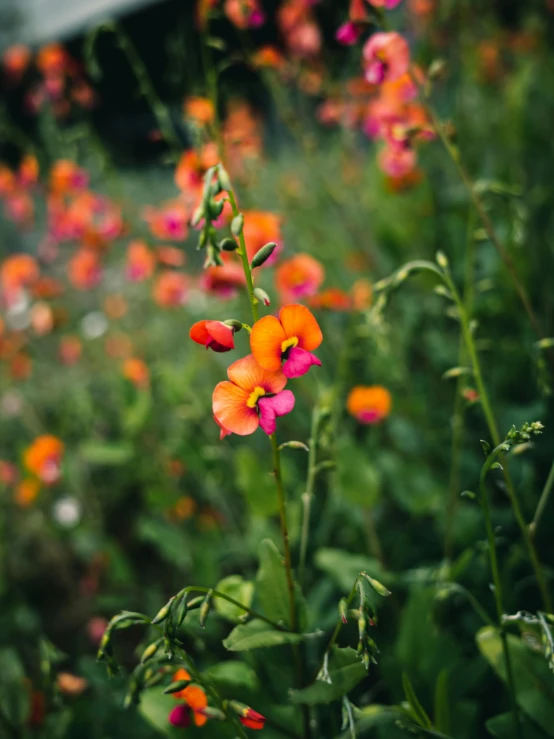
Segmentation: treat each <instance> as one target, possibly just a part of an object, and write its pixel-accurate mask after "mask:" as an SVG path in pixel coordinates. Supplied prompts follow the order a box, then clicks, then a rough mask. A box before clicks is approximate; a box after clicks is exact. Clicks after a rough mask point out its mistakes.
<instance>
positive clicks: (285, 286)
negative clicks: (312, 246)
mask: <svg viewBox="0 0 554 739" xmlns="http://www.w3.org/2000/svg"><path fill="white" fill-rule="evenodd" d="M324 279H325V270H324V269H323V267H322V265H321V264H320V262H318V261H317V259H314V258H313V257H311V256H310V255H309V254H297V255H296V256H295V257H292V259H287V261H286V262H283V263H282V264H280V265H279V266H278V267H277V270H276V272H275V284H276V286H277V290H278V291H279V294H280V296H281V300H282V301H283V302H284V303H288V302H290V301H291V300H299V299H300V298H304V297H309V296H310V295H315V294H316V292H317V291H318V289H319V288H320V286H321V284H322V283H323V280H324Z"/></svg>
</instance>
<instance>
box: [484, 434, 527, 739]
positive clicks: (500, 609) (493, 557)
mask: <svg viewBox="0 0 554 739" xmlns="http://www.w3.org/2000/svg"><path fill="white" fill-rule="evenodd" d="M499 456H500V450H499V449H498V447H497V449H495V450H494V451H493V452H492V453H491V454H490V455H489V456H488V457H487V460H486V462H485V464H484V465H483V467H482V469H481V475H480V477H479V490H480V492H481V507H482V509H483V516H484V519H485V527H486V530H487V539H488V543H489V559H490V564H491V570H492V577H493V583H494V600H495V603H496V615H497V617H498V628H499V629H500V637H501V640H502V651H503V652H504V663H505V665H506V681H507V684H508V692H509V694H510V702H511V705H512V714H513V717H514V723H515V734H516V736H517V737H518V739H523V733H522V730H521V723H520V720H519V709H518V705H517V700H516V690H515V683H514V674H513V670H512V660H511V657H510V650H509V648H508V637H507V634H506V629H505V626H504V624H503V622H502V617H503V615H504V606H503V603H502V581H501V579H500V571H499V569H498V558H497V554H496V543H495V540H494V528H493V525H492V518H491V511H490V506H489V498H488V495H487V487H486V484H485V478H486V476H487V472H488V471H489V470H490V468H491V465H492V464H493V462H494V461H495V460H496V458H497V457H499Z"/></svg>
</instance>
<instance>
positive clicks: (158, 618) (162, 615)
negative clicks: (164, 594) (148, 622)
mask: <svg viewBox="0 0 554 739" xmlns="http://www.w3.org/2000/svg"><path fill="white" fill-rule="evenodd" d="M174 597H175V596H172V597H171V598H170V599H169V600H168V601H167V603H166V604H165V606H163V608H160V610H159V611H158V613H157V614H156V615H155V616H154V618H153V619H152V623H153V624H161V623H162V621H165V619H166V618H167V616H168V614H169V611H170V610H171V606H172V605H173V599H174Z"/></svg>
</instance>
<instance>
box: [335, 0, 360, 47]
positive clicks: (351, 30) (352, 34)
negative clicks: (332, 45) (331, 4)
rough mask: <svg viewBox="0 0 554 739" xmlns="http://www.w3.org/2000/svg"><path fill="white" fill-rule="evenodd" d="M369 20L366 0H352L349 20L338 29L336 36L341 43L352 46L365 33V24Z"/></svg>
mask: <svg viewBox="0 0 554 739" xmlns="http://www.w3.org/2000/svg"><path fill="white" fill-rule="evenodd" d="M366 21H367V11H366V6H365V3H364V0H351V2H350V8H349V10H348V21H347V22H346V23H343V25H342V26H341V27H340V28H339V29H338V30H337V32H336V34H335V38H336V39H337V41H338V42H339V44H344V45H345V46H352V45H353V44H355V43H356V42H357V41H358V39H359V38H360V36H361V35H362V33H363V24H364V23H365V22H366Z"/></svg>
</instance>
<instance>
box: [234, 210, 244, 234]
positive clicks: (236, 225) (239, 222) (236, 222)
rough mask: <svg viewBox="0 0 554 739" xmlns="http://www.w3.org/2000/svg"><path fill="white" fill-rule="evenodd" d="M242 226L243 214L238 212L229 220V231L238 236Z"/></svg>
mask: <svg viewBox="0 0 554 739" xmlns="http://www.w3.org/2000/svg"><path fill="white" fill-rule="evenodd" d="M243 226H244V216H243V215H242V213H239V214H238V216H235V217H234V218H233V220H232V221H231V233H232V234H233V236H240V235H241V233H242V229H243Z"/></svg>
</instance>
